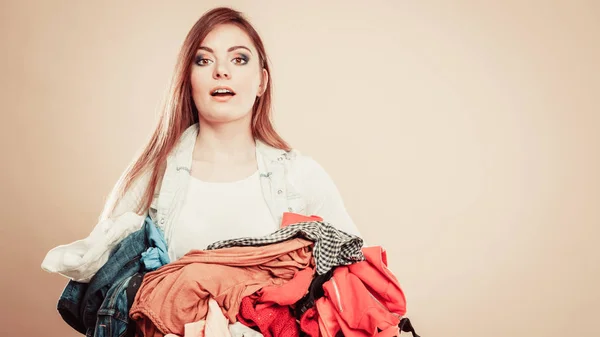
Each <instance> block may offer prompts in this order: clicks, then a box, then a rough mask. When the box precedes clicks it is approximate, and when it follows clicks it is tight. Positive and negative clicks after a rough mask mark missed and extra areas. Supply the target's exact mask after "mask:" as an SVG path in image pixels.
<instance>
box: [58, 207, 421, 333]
mask: <svg viewBox="0 0 600 337" xmlns="http://www.w3.org/2000/svg"><path fill="white" fill-rule="evenodd" d="M58 311H59V313H60V315H61V316H62V318H63V319H64V320H65V322H67V323H68V324H69V325H70V326H71V327H73V328H74V329H75V330H77V331H79V332H81V333H82V334H85V335H86V336H97V337H100V336H107V337H117V336H130V337H134V336H135V337H137V336H145V337H146V336H150V337H163V336H167V337H260V336H265V337H298V336H310V337H339V336H346V337H370V336H379V337H391V336H399V335H400V332H401V331H405V332H411V333H412V334H413V336H416V337H418V336H417V334H416V333H415V331H414V329H413V327H412V325H411V323H410V320H409V319H408V318H406V317H404V315H405V313H406V302H405V297H404V294H403V292H402V289H401V287H400V284H399V282H398V279H397V278H396V277H395V276H394V275H393V273H392V272H391V271H390V270H389V269H388V267H387V256H386V252H385V250H384V249H383V248H382V247H379V246H370V247H364V246H363V241H362V239H361V238H359V237H357V236H354V235H350V234H347V233H345V232H342V231H339V230H337V229H336V228H335V227H333V226H332V225H330V224H328V223H326V222H323V220H322V219H321V218H319V217H317V216H311V217H307V216H303V215H299V214H294V213H285V214H284V216H283V220H282V224H281V228H280V229H278V230H277V231H275V232H274V233H272V234H270V235H267V236H264V237H258V238H238V239H233V240H225V241H219V242H215V243H213V244H211V245H210V246H209V247H207V249H205V250H192V251H190V252H189V253H187V254H186V255H185V256H183V257H182V258H180V259H178V260H176V261H173V262H171V261H169V257H168V254H167V244H166V242H165V240H164V235H163V233H162V232H161V230H160V228H158V227H157V226H156V225H155V224H154V223H153V222H152V220H151V218H150V217H147V218H146V219H145V222H144V225H143V226H142V228H141V229H140V230H138V231H136V232H134V233H132V234H130V235H129V236H127V237H126V238H125V239H124V240H122V241H121V242H120V243H119V244H118V245H117V246H116V247H115V248H114V249H113V250H112V252H111V254H110V257H109V259H108V261H107V262H106V263H105V264H104V265H103V266H102V267H101V268H100V269H99V270H98V272H97V273H96V274H95V275H94V276H93V277H92V278H91V280H90V282H86V283H82V282H77V281H74V280H71V281H69V283H68V284H67V286H66V287H65V289H64V291H63V293H62V296H61V297H60V299H59V302H58Z"/></svg>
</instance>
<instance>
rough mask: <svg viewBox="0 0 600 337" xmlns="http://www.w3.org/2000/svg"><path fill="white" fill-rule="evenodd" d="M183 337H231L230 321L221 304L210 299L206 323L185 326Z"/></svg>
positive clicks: (174, 336)
mask: <svg viewBox="0 0 600 337" xmlns="http://www.w3.org/2000/svg"><path fill="white" fill-rule="evenodd" d="M165 337H179V336H177V335H175V334H172V333H170V334H166V335H165ZM183 337H231V333H230V332H229V320H228V319H227V317H225V316H223V311H222V310H221V307H219V303H217V301H215V300H214V299H212V298H211V299H209V300H208V314H206V321H205V320H201V321H198V322H194V323H187V324H185V326H184V333H183Z"/></svg>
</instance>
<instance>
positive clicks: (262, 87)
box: [256, 68, 269, 97]
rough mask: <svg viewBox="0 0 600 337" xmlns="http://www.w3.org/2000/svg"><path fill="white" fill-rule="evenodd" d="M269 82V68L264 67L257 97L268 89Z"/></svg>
mask: <svg viewBox="0 0 600 337" xmlns="http://www.w3.org/2000/svg"><path fill="white" fill-rule="evenodd" d="M268 83H269V72H268V71H267V69H265V68H263V69H262V81H260V86H258V93H257V94H256V97H260V96H262V95H263V94H264V93H265V91H266V90H267V84H268Z"/></svg>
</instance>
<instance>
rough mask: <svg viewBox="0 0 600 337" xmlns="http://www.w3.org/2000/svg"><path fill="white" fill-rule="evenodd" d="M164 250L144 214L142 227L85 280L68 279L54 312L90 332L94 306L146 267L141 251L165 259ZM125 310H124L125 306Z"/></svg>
mask: <svg viewBox="0 0 600 337" xmlns="http://www.w3.org/2000/svg"><path fill="white" fill-rule="evenodd" d="M157 243H158V244H157ZM151 248H154V249H156V250H155V253H150V252H151V250H150V249H151ZM165 250H166V244H165V242H164V236H163V235H162V232H160V231H159V230H158V228H157V227H156V226H155V225H154V223H153V222H152V220H151V219H150V217H147V218H146V221H145V223H144V226H143V227H142V229H140V230H138V231H136V232H134V233H132V234H131V235H129V236H128V237H126V238H125V239H123V240H122V241H121V242H120V243H119V244H117V246H115V249H114V250H113V252H112V253H111V255H110V257H109V259H108V261H107V263H105V264H104V266H103V267H102V268H100V270H98V272H97V273H96V274H95V275H94V277H93V278H92V279H91V280H90V282H89V283H80V282H76V281H72V280H71V281H69V283H68V284H67V286H66V287H65V289H64V290H63V293H62V295H61V297H60V299H59V301H58V305H57V309H58V312H59V313H60V315H61V316H62V318H63V319H64V321H65V322H66V323H67V324H69V325H70V326H71V327H72V328H73V329H75V330H77V331H79V332H80V333H82V334H90V333H91V332H93V330H94V328H95V326H96V323H97V319H98V310H99V309H100V307H101V306H103V302H105V299H107V298H108V295H109V292H112V293H115V292H118V289H117V288H118V287H121V288H122V287H123V286H124V285H125V287H126V285H127V280H128V279H129V278H130V277H131V276H133V275H134V274H135V273H137V272H139V271H145V270H147V269H146V267H145V265H144V263H143V261H142V254H145V255H148V254H151V255H154V254H157V257H156V258H157V260H158V261H165V262H166V263H168V262H169V259H168V256H166V251H165ZM113 288H114V289H113ZM118 307H120V305H119V306H118ZM120 308H121V309H122V307H120ZM113 309H114V307H113ZM117 309H118V308H117ZM125 311H126V312H127V307H125ZM115 314H118V312H115ZM125 315H127V314H125Z"/></svg>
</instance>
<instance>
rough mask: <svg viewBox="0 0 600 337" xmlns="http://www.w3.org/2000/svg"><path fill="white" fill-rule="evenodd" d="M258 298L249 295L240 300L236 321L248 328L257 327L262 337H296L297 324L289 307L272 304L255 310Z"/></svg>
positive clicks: (297, 332)
mask: <svg viewBox="0 0 600 337" xmlns="http://www.w3.org/2000/svg"><path fill="white" fill-rule="evenodd" d="M257 298H258V296H257V295H256V294H255V295H250V296H246V297H244V298H243V299H242V303H241V305H240V312H239V313H238V315H237V319H238V321H240V322H241V323H242V324H244V325H246V326H248V327H255V326H258V329H259V330H260V333H262V334H263V336H264V337H298V336H299V335H300V331H299V329H298V323H297V322H296V319H295V318H294V316H292V313H291V312H290V307H289V306H281V305H278V304H273V305H271V306H269V307H264V308H262V309H257V308H255V304H256V300H257Z"/></svg>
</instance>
